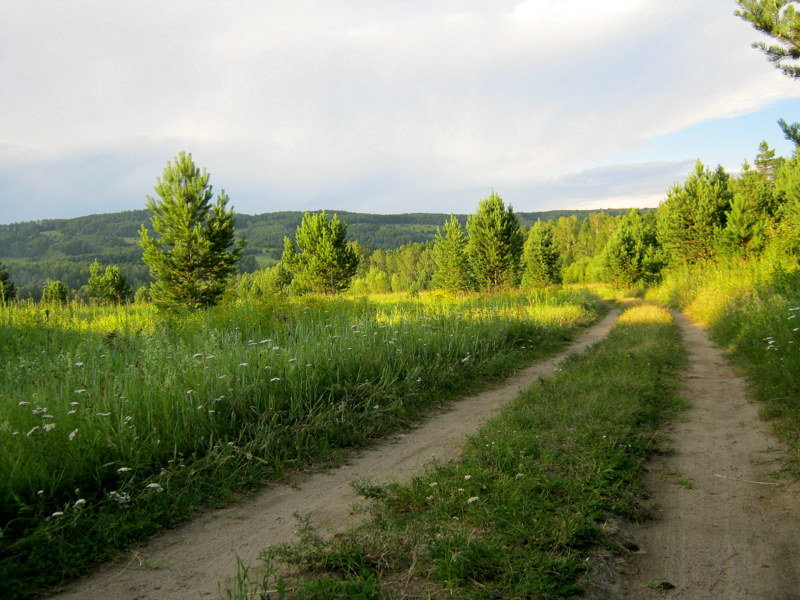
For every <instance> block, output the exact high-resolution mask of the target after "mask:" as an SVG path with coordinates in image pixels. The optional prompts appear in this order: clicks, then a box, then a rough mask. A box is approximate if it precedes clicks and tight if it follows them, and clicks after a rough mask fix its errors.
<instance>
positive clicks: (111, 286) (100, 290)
mask: <svg viewBox="0 0 800 600" xmlns="http://www.w3.org/2000/svg"><path fill="white" fill-rule="evenodd" d="M88 287H89V297H90V298H91V299H92V300H94V301H95V302H99V303H101V304H103V303H105V304H122V303H123V302H126V301H127V300H128V299H130V297H131V293H132V292H131V286H130V285H128V281H127V280H126V279H125V276H124V275H123V274H122V272H121V271H120V269H119V267H117V266H107V267H106V268H105V271H103V267H102V266H101V265H100V262H99V261H97V260H96V261H94V262H93V263H92V264H91V265H90V266H89V283H88Z"/></svg>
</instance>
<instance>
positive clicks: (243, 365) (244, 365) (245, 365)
mask: <svg viewBox="0 0 800 600" xmlns="http://www.w3.org/2000/svg"><path fill="white" fill-rule="evenodd" d="M239 366H240V367H249V366H250V363H239Z"/></svg>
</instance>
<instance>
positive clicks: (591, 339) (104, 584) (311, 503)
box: [54, 310, 619, 600]
mask: <svg viewBox="0 0 800 600" xmlns="http://www.w3.org/2000/svg"><path fill="white" fill-rule="evenodd" d="M617 316H619V311H616V310H615V311H612V312H611V313H609V314H608V315H607V316H606V317H605V318H604V319H602V320H601V321H600V322H599V323H597V324H596V325H594V326H593V327H591V328H590V329H588V330H586V331H585V332H583V333H582V334H581V335H580V336H579V338H578V340H577V341H576V342H575V343H574V344H572V345H571V346H570V347H569V348H568V349H567V350H565V351H564V352H562V353H561V354H559V355H558V356H556V357H554V358H551V359H548V360H543V361H540V362H537V363H536V364H534V365H532V366H530V367H528V368H526V369H524V370H522V371H520V372H519V373H517V374H516V375H515V376H513V377H511V378H510V379H508V380H506V381H505V382H504V383H503V384H502V385H501V386H499V387H497V388H494V389H491V390H488V391H486V392H483V393H481V394H479V395H476V396H473V397H470V398H467V399H465V400H461V401H459V402H456V403H453V405H452V409H451V410H450V411H448V412H445V413H442V414H438V415H436V416H434V417H432V418H431V419H429V420H428V421H426V422H425V423H424V424H423V425H422V426H420V427H419V428H417V429H414V430H413V431H410V432H408V433H407V434H403V435H397V436H394V437H393V438H391V439H389V440H386V441H385V442H381V443H379V444H376V445H374V446H372V447H371V448H369V449H367V450H365V451H363V452H362V453H360V454H359V455H358V456H355V457H354V458H353V460H352V461H351V462H350V464H348V465H346V466H343V467H340V468H338V469H333V470H330V471H326V472H324V473H318V474H314V475H311V476H308V477H305V478H298V479H296V480H295V481H293V482H292V484H291V485H276V486H274V487H271V488H269V489H266V490H264V491H263V492H261V493H259V494H258V495H257V496H255V497H253V498H252V499H250V500H249V501H247V502H245V503H243V504H241V505H238V506H233V507H230V508H226V509H223V510H217V511H213V512H211V513H209V514H207V515H204V516H202V517H200V518H198V519H196V520H194V521H191V522H189V523H187V524H185V525H183V526H181V527H179V528H177V529H174V530H172V531H168V532H165V533H164V534H162V535H160V536H158V537H157V538H155V539H153V540H152V541H151V542H149V543H148V544H147V545H145V546H144V547H142V548H140V549H138V550H137V551H135V552H133V553H130V554H129V558H128V560H127V562H126V563H123V564H115V565H106V566H104V567H101V568H100V569H98V570H97V572H95V573H94V574H93V575H91V576H89V577H86V578H84V579H81V580H78V581H75V582H73V583H72V584H70V585H69V586H68V587H67V588H65V590H64V591H63V592H61V593H59V594H58V595H56V596H54V597H55V598H58V599H60V600H67V599H70V600H93V599H103V600H197V599H198V598H209V597H211V598H214V597H216V593H217V583H218V582H219V581H220V580H222V581H223V582H224V581H225V580H226V579H227V578H228V577H230V576H232V575H233V574H234V573H235V567H236V557H237V556H238V557H240V558H241V559H242V561H243V562H244V563H245V564H252V563H254V562H255V561H256V559H257V558H258V555H259V553H260V552H261V551H262V550H264V548H266V547H267V546H269V545H271V544H276V543H281V542H286V541H290V540H292V539H293V538H294V531H295V527H296V523H295V520H294V518H293V517H292V515H293V514H294V513H295V512H300V513H301V514H307V515H309V516H310V517H311V520H312V522H313V523H314V524H315V525H317V526H319V527H322V528H323V529H326V528H327V529H328V530H343V529H344V528H346V527H347V526H348V525H351V524H354V523H355V522H357V520H358V519H359V518H361V517H359V516H358V515H353V514H352V513H351V510H350V507H351V506H352V504H353V503H354V502H356V501H357V500H358V497H357V496H356V494H355V492H353V490H352V489H351V487H350V485H349V483H350V481H352V480H354V479H361V478H369V479H372V480H381V479H383V480H385V479H387V478H392V479H396V480H402V479H404V478H407V477H410V476H411V475H413V474H414V473H417V472H419V471H420V470H421V469H422V468H423V467H424V465H425V463H426V462H428V461H430V460H431V459H432V458H436V459H438V460H440V461H446V460H449V459H452V458H455V457H456V456H457V454H458V449H459V446H460V445H461V444H462V443H463V441H464V439H465V437H466V436H467V434H468V433H470V432H472V431H474V430H475V428H476V427H478V426H479V425H480V424H481V423H483V422H484V421H485V420H486V419H487V418H489V417H490V416H491V415H492V414H493V413H494V412H495V411H496V410H497V409H498V408H500V407H501V406H503V405H504V404H506V403H507V402H508V401H509V400H511V399H512V398H514V397H515V396H516V395H517V394H518V393H519V392H520V391H521V390H523V389H525V388H527V387H529V386H530V385H531V384H532V383H533V382H534V381H535V380H536V379H537V378H539V377H541V376H545V375H548V374H550V373H552V372H553V370H554V369H555V368H556V365H557V364H558V362H560V361H561V360H563V359H564V358H566V357H567V356H569V355H572V354H576V353H579V352H583V351H584V350H586V348H587V347H588V346H589V345H591V344H593V343H595V342H597V341H598V340H600V339H602V338H603V337H605V335H606V334H607V333H608V331H609V330H610V329H611V326H612V325H613V323H614V321H615V320H616V318H617Z"/></svg>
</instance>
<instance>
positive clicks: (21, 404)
mask: <svg viewBox="0 0 800 600" xmlns="http://www.w3.org/2000/svg"><path fill="white" fill-rule="evenodd" d="M17 404H18V405H19V406H28V405H30V402H25V401H22V402H17Z"/></svg>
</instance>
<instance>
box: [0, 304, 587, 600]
mask: <svg viewBox="0 0 800 600" xmlns="http://www.w3.org/2000/svg"><path fill="white" fill-rule="evenodd" d="M601 310H602V308H601V305H600V303H599V302H598V301H597V300H596V298H595V297H593V296H592V295H590V294H588V293H586V292H581V291H571V292H562V291H551V292H547V293H540V294H530V295H525V294H504V295H498V296H494V297H486V296H479V295H468V296H448V295H443V294H436V295H434V296H433V297H430V298H429V297H426V296H421V297H419V298H408V297H396V296H395V297H394V299H393V301H389V299H387V298H381V299H379V300H378V301H372V300H370V299H365V298H346V297H345V298H329V297H314V296H308V297H303V298H299V299H298V298H277V299H273V300H271V301H269V302H266V303H260V304H259V303H244V302H235V301H229V302H228V303H227V304H225V305H223V306H220V307H218V308H216V309H213V310H210V311H208V312H199V313H193V314H188V313H183V314H172V315H165V316H162V315H158V314H157V313H156V312H155V311H154V309H153V308H152V307H151V306H149V305H131V306H125V307H108V308H98V307H91V306H90V307H87V306H76V305H67V306H64V307H43V306H39V305H33V304H24V303H23V304H21V305H18V306H15V307H12V308H8V307H5V308H2V309H0V323H2V327H0V348H3V363H4V368H3V369H2V371H0V389H1V390H3V393H2V396H0V415H2V417H0V448H2V452H0V528H2V530H3V536H2V537H0V550H1V551H2V555H3V558H4V560H3V561H2V562H3V569H2V572H0V581H2V583H0V591H2V592H3V593H4V594H12V597H13V594H14V593H17V592H18V591H19V590H22V589H30V588H35V586H36V585H37V582H46V581H54V580H57V579H58V577H59V576H61V575H62V574H67V575H68V574H73V573H76V572H79V571H80V570H81V569H83V568H85V565H86V564H87V563H88V562H91V561H92V560H97V558H98V557H102V556H105V555H107V554H108V553H109V552H110V551H111V550H112V549H113V547H115V546H119V545H124V544H126V543H128V542H129V541H130V540H133V539H136V538H138V537H141V535H143V534H146V533H149V532H151V531H152V530H153V529H154V527H158V526H159V524H160V523H168V522H172V521H174V520H177V519H180V518H185V516H187V514H190V512H191V510H192V507H193V506H196V505H198V503H204V502H216V501H218V499H224V498H226V497H229V496H230V490H232V489H242V488H243V487H247V486H251V485H254V484H255V483H256V482H257V481H259V480H262V479H263V478H264V477H270V478H275V477H280V476H281V474H282V473H283V471H284V470H285V469H287V468H292V467H295V466H298V465H301V464H306V463H308V462H309V461H310V460H314V459H319V458H321V457H325V456H328V455H330V454H331V452H332V451H334V450H335V449H336V448H341V447H346V446H352V445H356V444H363V443H364V442H365V441H367V440H368V439H369V438H371V437H374V436H376V435H379V434H381V433H383V432H385V431H387V430H389V429H391V428H393V427H397V426H398V425H402V424H404V423H407V422H408V421H409V419H411V418H412V417H413V416H414V415H415V413H416V412H417V411H418V410H419V409H420V407H424V406H426V405H430V404H432V403H435V402H439V401H441V400H442V399H446V398H447V397H449V396H451V395H452V394H453V393H455V392H457V391H459V390H463V389H465V388H466V386H468V385H469V384H471V383H473V382H475V381H479V380H481V379H482V378H485V377H492V376H497V375H499V374H501V373H505V372H508V370H509V369H510V368H511V367H512V366H513V365H514V364H519V363H520V362H521V361H524V360H525V359H526V358H527V359H528V360H530V359H532V358H533V357H536V356H540V355H542V354H543V353H546V352H548V351H552V350H553V349H555V348H556V347H557V346H559V345H560V344H561V343H563V341H564V340H565V339H566V338H567V337H568V335H569V333H570V332H571V331H572V330H574V329H575V328H576V327H578V326H581V325H584V324H587V323H588V322H589V321H591V320H593V319H594V318H596V316H597V315H598V314H599V312H601ZM120 523H123V524H124V525H120ZM44 540H50V542H48V543H47V544H45V542H44ZM104 545H105V546H108V547H107V548H104ZM3 586H6V587H5V588H4V587H3Z"/></svg>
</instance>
